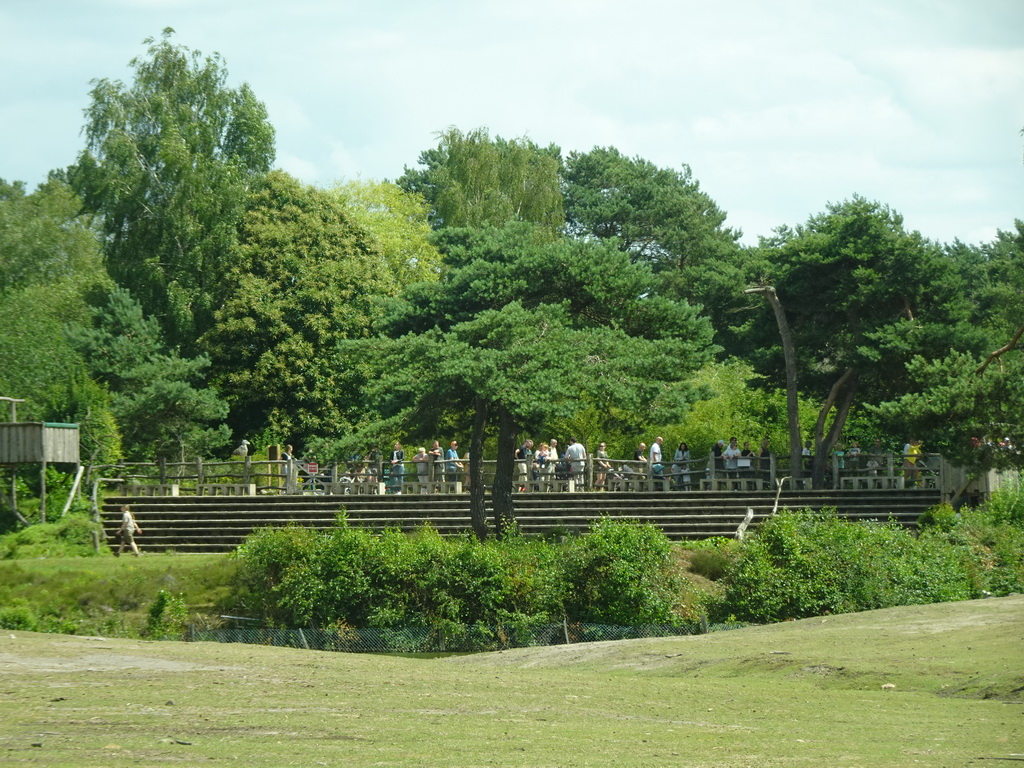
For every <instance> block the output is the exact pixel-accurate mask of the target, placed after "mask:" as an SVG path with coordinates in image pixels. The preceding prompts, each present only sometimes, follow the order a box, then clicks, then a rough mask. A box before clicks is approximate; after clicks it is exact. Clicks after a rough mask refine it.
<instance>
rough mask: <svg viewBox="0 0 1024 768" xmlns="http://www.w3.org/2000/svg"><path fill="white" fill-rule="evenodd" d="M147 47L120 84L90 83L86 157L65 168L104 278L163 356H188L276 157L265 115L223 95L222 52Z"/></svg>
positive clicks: (234, 93)
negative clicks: (92, 222)
mask: <svg viewBox="0 0 1024 768" xmlns="http://www.w3.org/2000/svg"><path fill="white" fill-rule="evenodd" d="M172 36H173V30H171V29H170V28H168V29H165V30H164V32H163V35H162V37H161V39H160V40H159V41H156V40H154V39H152V38H149V39H147V40H146V41H145V43H146V45H148V50H147V53H148V56H147V57H146V58H136V59H133V60H132V61H131V63H130V65H131V68H132V70H133V71H134V82H133V83H132V84H131V85H130V86H127V85H125V84H124V83H122V82H120V81H117V80H108V79H106V78H103V79H99V80H94V81H93V90H92V92H91V98H92V102H91V104H90V106H89V108H88V109H87V110H86V125H85V136H86V140H87V149H86V150H85V151H84V152H83V153H82V155H81V156H80V157H79V159H78V161H77V163H76V164H75V165H74V166H73V167H72V168H71V169H69V178H70V179H71V180H72V183H73V185H74V186H75V188H76V190H77V191H78V192H79V193H80V194H81V196H82V198H83V199H84V201H85V205H86V208H87V209H88V210H90V211H94V212H96V213H98V214H100V215H101V217H102V219H101V220H102V226H103V232H104V234H105V239H106V242H105V249H106V263H107V268H108V270H109V272H110V275H111V276H112V277H113V278H114V280H115V281H116V282H117V283H118V284H119V285H121V286H124V287H125V288H127V289H128V290H130V291H131V292H132V295H133V296H135V298H136V299H138V300H139V302H140V303H141V304H142V306H143V308H144V310H145V312H146V314H148V315H152V316H154V317H156V318H157V319H158V320H159V321H160V324H161V327H162V328H163V330H164V334H165V338H166V340H167V342H168V344H169V345H170V346H172V347H176V346H179V345H180V346H183V347H184V348H186V349H190V348H192V344H193V343H194V342H195V340H196V339H197V338H198V337H199V336H200V335H201V334H202V333H203V332H204V331H205V330H206V329H207V328H209V326H210V325H211V323H212V320H213V314H214V312H215V310H216V309H217V308H218V306H219V305H220V303H221V301H222V300H223V296H224V290H225V275H226V272H227V267H228V265H229V263H230V256H231V254H232V252H233V249H234V246H235V242H236V233H237V229H238V222H239V220H240V218H241V215H242V211H243V209H244V202H245V193H246V190H247V188H248V186H249V185H250V184H251V183H252V181H253V180H254V179H256V178H259V176H261V175H262V174H264V173H266V172H267V171H268V170H269V169H270V165H271V163H272V161H273V158H274V131H273V128H272V127H271V126H270V123H269V122H268V121H267V112H266V109H265V107H264V106H263V104H262V103H261V102H259V101H258V100H257V99H256V97H255V96H254V95H253V93H252V91H251V90H250V89H249V87H248V86H247V85H242V86H240V87H238V88H230V87H228V85H227V78H228V73H227V69H226V67H225V65H224V62H223V61H222V59H221V58H220V56H219V55H217V54H214V55H213V56H209V57H206V58H203V56H202V54H201V53H200V52H199V51H192V50H190V49H188V48H186V47H184V46H177V45H174V44H173V43H172V42H171V38H172Z"/></svg>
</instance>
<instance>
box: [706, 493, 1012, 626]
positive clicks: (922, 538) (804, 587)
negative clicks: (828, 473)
mask: <svg viewBox="0 0 1024 768" xmlns="http://www.w3.org/2000/svg"><path fill="white" fill-rule="evenodd" d="M723 584H724V586H725V593H724V595H723V597H722V599H721V600H720V601H715V602H714V604H713V608H712V610H713V612H714V613H715V614H716V615H717V616H718V617H719V618H723V617H731V618H735V619H739V620H741V621H753V622H770V621H783V620H786V619H800V618H807V617H809V616H820V615H823V614H828V613H846V612H851V611H864V610H871V609H874V608H888V607H892V606H897V605H914V604H918V603H934V602H943V601H949V600H967V599H972V598H978V597H983V596H985V595H1007V594H1010V593H1012V592H1019V591H1021V590H1024V493H1022V492H1021V491H1020V489H1015V488H1010V489H1003V490H1000V491H998V492H996V493H995V494H994V496H993V498H992V500H991V501H989V502H987V503H986V504H984V505H982V506H981V507H980V508H978V509H976V510H975V509H964V510H962V511H961V512H959V513H957V512H954V511H953V509H952V508H951V507H948V506H946V507H944V508H939V509H937V510H933V511H932V513H930V514H928V515H926V516H925V517H923V518H922V529H921V530H920V531H919V532H917V533H915V532H913V531H910V530H907V529H905V528H901V527H899V526H897V525H895V524H890V523H874V522H868V523H852V522H848V521H844V520H840V519H839V518H837V517H836V516H835V514H831V513H828V512H821V513H817V512H810V511H788V510H786V511H783V512H781V513H779V514H778V515H776V516H774V517H772V518H771V519H769V520H767V521H765V522H764V523H762V524H761V525H759V526H758V528H757V531H756V533H755V534H754V535H753V536H752V537H750V539H749V540H747V541H745V542H744V543H743V545H742V547H740V548H739V552H738V557H737V559H736V561H735V563H734V564H733V566H732V568H731V569H730V570H729V572H728V574H727V575H726V577H725V579H724V580H723Z"/></svg>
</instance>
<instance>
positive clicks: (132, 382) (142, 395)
mask: <svg viewBox="0 0 1024 768" xmlns="http://www.w3.org/2000/svg"><path fill="white" fill-rule="evenodd" d="M66 333H67V336H68V338H69V339H70V340H71V342H72V344H73V345H74V346H75V347H76V348H78V349H79V350H80V351H81V353H82V355H83V357H84V358H85V360H86V361H87V365H88V367H89V372H90V374H91V375H92V376H93V378H95V379H96V380H97V381H99V382H101V383H102V384H104V385H105V386H106V387H107V388H108V389H109V391H110V392H111V410H112V411H113V414H114V416H115V417H116V419H117V424H118V426H119V428H120V432H121V436H122V439H123V442H124V451H125V454H126V455H127V456H128V457H129V458H131V459H135V460H152V459H154V458H169V459H176V460H179V461H184V460H185V459H186V458H188V457H191V456H203V455H207V454H208V453H209V452H211V451H213V450H216V449H217V448H221V447H223V446H224V444H225V443H226V442H227V440H228V439H229V435H228V432H227V427H226V426H224V425H223V424H222V423H221V422H222V421H223V419H224V417H225V416H226V415H227V403H225V402H224V400H222V399H221V398H220V397H219V395H218V394H217V392H216V390H214V389H212V388H210V387H207V386H205V381H204V375H205V369H206V368H207V367H209V365H210V361H209V359H208V358H206V357H203V356H198V357H195V358H184V357H181V356H179V355H178V354H177V353H176V352H170V353H166V352H164V349H165V345H164V343H163V340H162V338H161V331H160V328H159V325H158V323H157V322H156V321H155V320H154V319H153V318H151V317H147V316H145V315H144V314H143V311H142V306H141V305H140V304H139V303H138V301H136V300H135V299H134V298H133V297H132V296H131V294H130V293H129V292H128V291H127V290H126V289H124V288H115V289H114V290H112V291H111V292H110V294H109V295H108V296H107V298H106V301H104V302H102V303H100V304H99V305H98V306H97V307H96V308H95V309H94V310H93V322H92V323H91V324H88V325H86V324H71V325H69V326H68V327H67V329H66Z"/></svg>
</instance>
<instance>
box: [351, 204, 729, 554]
mask: <svg viewBox="0 0 1024 768" xmlns="http://www.w3.org/2000/svg"><path fill="white" fill-rule="evenodd" d="M440 242H441V249H442V251H443V252H444V253H445V256H446V261H447V266H448V270H447V271H446V272H445V273H444V275H443V276H442V279H441V281H439V282H437V283H434V284H431V285H426V286H422V285H418V286H412V287H411V288H410V290H409V291H407V292H406V294H405V296H404V297H403V300H402V301H401V302H400V303H398V304H397V305H396V306H395V308H394V311H393V313H392V315H391V316H390V318H389V319H388V321H387V322H386V323H385V325H384V329H385V331H386V335H385V336H384V337H381V338H378V339H377V340H375V341H374V343H373V344H372V345H369V344H366V345H356V346H354V347H353V348H351V349H348V350H346V349H345V348H344V347H343V348H342V352H343V353H346V352H347V353H348V354H349V355H350V356H351V355H353V354H355V355H360V356H362V357H363V358H366V357H369V356H372V358H373V359H375V360H377V361H378V362H379V365H380V370H379V373H378V376H377V377H375V378H374V380H373V384H372V385H371V387H370V389H369V390H368V393H369V394H370V396H371V401H372V402H373V403H374V404H375V406H376V407H377V408H378V409H379V412H380V413H381V414H382V415H383V416H384V417H385V418H390V419H391V421H390V422H389V423H390V424H391V425H394V424H398V423H407V424H409V423H412V424H415V423H418V422H420V421H422V420H436V419H437V418H438V417H439V415H440V414H442V413H445V412H451V411H456V412H463V413H467V414H469V415H470V416H471V419H472V429H473V433H472V440H471V448H470V474H471V493H472V499H471V500H472V514H473V522H474V529H475V530H476V532H477V535H478V536H479V537H481V538H483V537H484V536H485V535H486V525H485V517H484V506H483V502H484V498H483V482H482V475H481V470H480V463H479V462H480V459H481V458H482V453H483V442H484V433H485V430H486V429H487V428H488V425H492V424H493V425H496V427H497V433H498V438H497V445H498V447H497V450H498V455H497V467H496V474H495V480H494V487H493V490H492V500H493V504H494V509H495V513H496V516H497V518H498V526H499V534H500V532H501V530H502V526H504V525H507V524H509V523H510V522H511V521H513V520H514V504H513V497H512V484H513V452H514V449H515V445H516V441H517V438H518V435H519V433H520V430H522V429H523V428H525V427H531V428H537V427H539V426H541V425H543V424H545V423H547V422H548V421H550V420H552V419H556V418H568V417H569V416H571V415H572V414H573V413H575V412H576V411H578V410H580V409H583V408H588V407H593V406H595V405H596V406H597V407H599V408H604V409H611V408H613V407H620V408H624V409H628V410H634V411H644V410H646V411H647V412H648V413H655V414H658V415H659V416H665V417H668V415H669V414H674V415H678V414H679V413H680V412H681V411H682V410H683V409H685V407H686V405H687V404H688V402H689V400H690V397H691V394H692V393H691V392H690V390H689V387H688V385H687V378H688V375H689V373H690V372H692V371H693V370H695V369H696V368H697V367H698V366H699V365H701V364H702V363H704V362H706V361H707V360H708V359H709V358H710V356H711V354H712V353H713V348H712V347H711V344H710V336H711V328H710V325H709V323H708V322H707V321H706V320H704V319H702V318H699V317H698V316H697V313H696V312H695V311H694V309H693V308H692V307H690V306H689V305H688V304H686V303H685V302H679V301H672V300H670V299H666V298H664V297H662V296H659V295H658V293H657V280H656V278H655V277H654V275H653V273H652V272H651V271H650V269H649V268H648V267H647V266H646V265H640V264H634V263H631V262H630V261H629V259H628V258H627V257H626V256H625V255H624V254H623V253H622V252H621V251H619V250H618V249H617V248H615V247H613V246H610V245H605V244H601V243H581V242H572V241H569V240H566V239H564V238H552V237H551V236H550V233H549V232H546V231H545V230H543V229H542V228H537V227H534V226H531V225H528V224H524V223H522V222H514V223H509V224H506V225H505V226H503V227H501V228H486V229H460V230H452V229H449V230H445V231H444V232H443V233H442V237H441V238H440ZM368 349H372V355H367V354H366V352H367V350H368Z"/></svg>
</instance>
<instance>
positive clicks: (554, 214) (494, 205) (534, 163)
mask: <svg viewBox="0 0 1024 768" xmlns="http://www.w3.org/2000/svg"><path fill="white" fill-rule="evenodd" d="M439 138H440V143H439V144H438V146H437V147H436V148H434V149H430V150H427V151H426V152H423V153H422V154H421V155H420V163H421V164H422V165H424V166H425V167H424V168H422V169H409V168H406V169H405V173H404V175H403V176H402V177H401V178H400V179H399V180H398V183H399V185H400V186H402V188H404V189H406V190H409V191H411V192H417V193H419V194H421V195H423V197H424V198H425V199H426V200H427V202H428V203H429V204H430V206H431V222H432V223H433V225H434V226H435V227H467V226H469V227H480V226H484V225H491V226H501V225H502V224H504V223H505V222H508V221H526V222H531V223H533V224H538V225H541V226H544V227H547V228H549V229H552V230H558V229H560V228H561V227H562V224H563V223H564V221H565V213H564V211H563V208H562V193H561V190H560V189H559V177H558V174H559V170H560V168H561V152H560V150H559V149H558V147H556V146H554V145H551V146H549V147H546V148H542V147H539V146H537V145H536V144H534V143H533V142H532V141H530V140H529V139H527V138H520V139H503V138H501V137H500V136H496V137H495V138H493V139H492V138H491V137H490V134H489V132H488V131H487V129H486V128H478V129H477V130H475V131H469V132H468V133H463V132H462V131H460V130H459V129H457V128H454V127H452V128H449V129H448V130H446V131H443V132H441V133H440V134H439Z"/></svg>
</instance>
